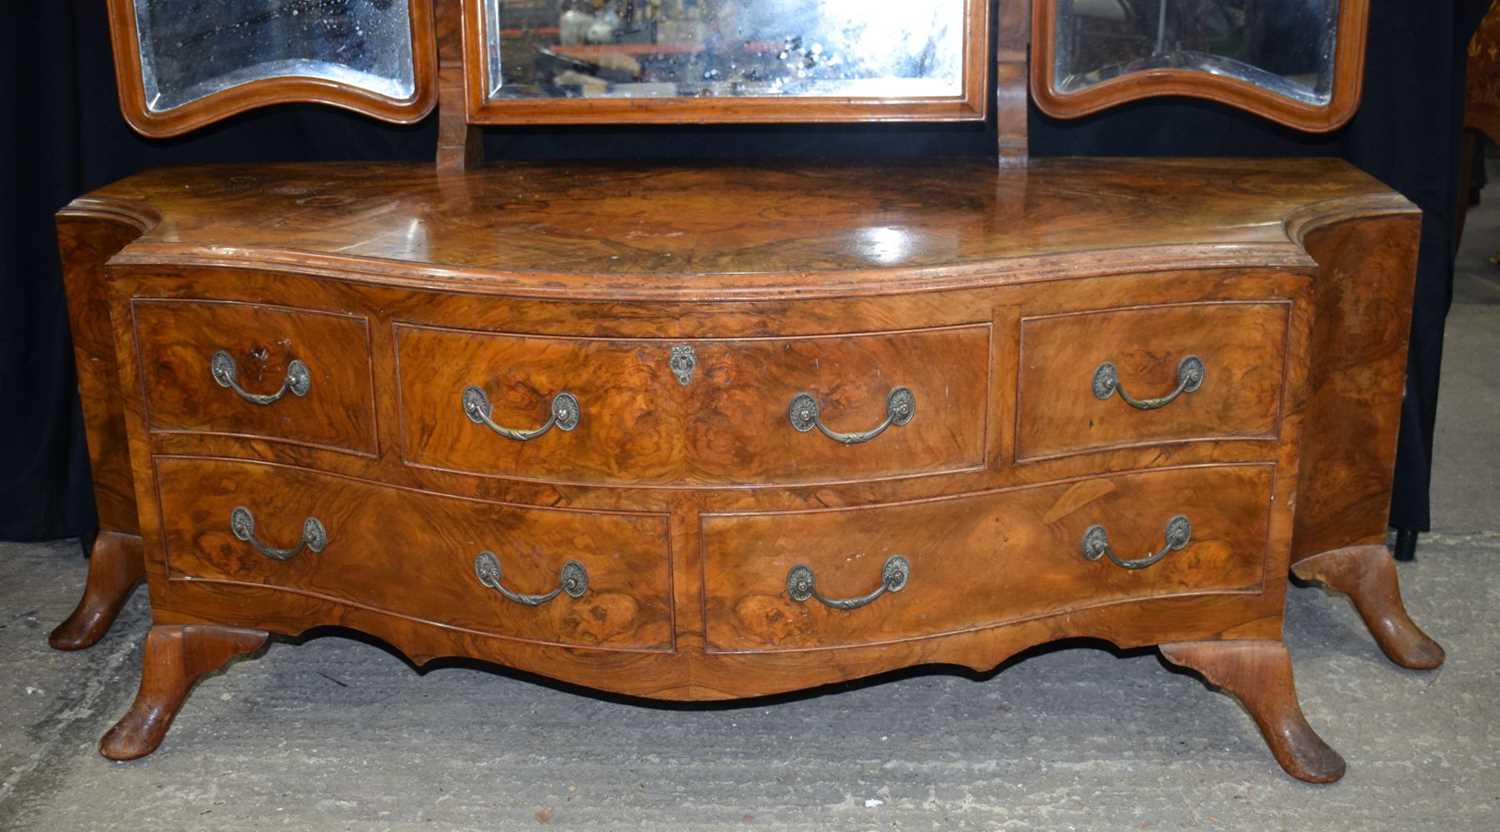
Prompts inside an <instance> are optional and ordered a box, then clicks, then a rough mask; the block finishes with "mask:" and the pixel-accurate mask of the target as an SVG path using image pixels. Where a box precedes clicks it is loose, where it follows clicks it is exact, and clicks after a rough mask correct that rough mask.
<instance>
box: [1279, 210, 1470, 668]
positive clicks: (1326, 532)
mask: <svg viewBox="0 0 1500 832" xmlns="http://www.w3.org/2000/svg"><path fill="white" fill-rule="evenodd" d="M1329 219H1330V220H1334V221H1329V222H1324V223H1319V224H1316V225H1315V226H1313V227H1309V228H1307V229H1306V230H1305V232H1304V236H1305V241H1306V245H1307V249H1308V252H1309V253H1311V254H1312V255H1313V257H1315V258H1316V259H1317V261H1318V280H1317V282H1316V284H1315V285H1316V291H1317V306H1318V318H1317V322H1316V323H1315V324H1314V327H1313V347H1312V349H1313V354H1314V355H1315V356H1316V357H1317V360H1316V361H1315V362H1314V364H1313V368H1312V389H1311V399H1310V402H1309V407H1308V417H1307V419H1308V421H1307V431H1308V441H1307V443H1306V450H1305V452H1304V455H1303V462H1302V475H1301V483H1300V494H1301V496H1300V498H1299V500H1300V505H1299V507H1298V512H1297V529H1296V533H1295V534H1294V535H1293V537H1292V570H1293V572H1294V573H1295V574H1297V575H1298V576H1299V577H1304V578H1306V579H1308V580H1319V581H1322V582H1323V583H1325V584H1327V585H1328V586H1329V587H1330V588H1332V589H1335V590H1336V591H1339V592H1343V593H1345V594H1347V595H1349V596H1350V598H1351V599H1353V601H1354V604H1355V607H1356V608H1358V609H1359V611H1360V615H1361V617H1362V618H1363V619H1364V621H1365V624H1366V625H1367V626H1368V628H1369V630H1370V633H1371V634H1372V635H1373V636H1374V637H1375V641H1376V643H1377V644H1379V645H1380V648H1381V650H1383V651H1384V652H1385V654H1386V655H1387V656H1389V657H1390V658H1391V660H1392V661H1394V662H1396V663H1397V664H1399V665H1402V666H1403V667H1408V668H1412V669H1431V668H1434V667H1437V666H1439V665H1441V664H1442V662H1443V656H1444V654H1443V648H1442V647H1441V646H1439V645H1438V644H1437V642H1435V641H1433V640H1432V638H1430V637H1429V636H1428V635H1427V634H1426V633H1424V632H1422V630H1421V628H1419V627H1418V626H1417V625H1416V624H1415V623H1414V622H1413V621H1412V620H1411V617H1410V616H1409V615H1407V613H1406V608H1405V605H1404V604H1402V602H1401V591H1400V588H1399V586H1398V584H1397V581H1396V571H1395V564H1394V563H1392V562H1391V559H1390V556H1389V554H1388V553H1387V551H1386V549H1385V538H1386V525H1387V521H1388V518H1389V512H1390V502H1391V488H1392V484H1393V482H1394V480H1395V470H1396V441H1397V434H1398V431H1399V429H1400V426H1401V401H1402V397H1403V396H1404V395H1405V391H1406V386H1405V378H1406V350H1407V333H1408V331H1409V327H1410V321H1411V304H1412V296H1413V291H1414V285H1415V280H1416V269H1417V249H1418V245H1419V240H1420V236H1421V220H1420V218H1418V217H1414V216H1386V217H1363V218H1343V219H1338V218H1337V217H1336V216H1334V217H1330V218H1329Z"/></svg>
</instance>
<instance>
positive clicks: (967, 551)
mask: <svg viewBox="0 0 1500 832" xmlns="http://www.w3.org/2000/svg"><path fill="white" fill-rule="evenodd" d="M1271 477H1272V471H1271V468H1270V466H1242V467H1234V468H1196V469H1192V468H1190V469H1182V470H1171V471H1161V472H1153V473H1142V474H1132V475H1128V476H1119V477H1113V478H1095V479H1084V480H1079V481H1076V482H1069V483H1060V484H1057V485H1048V486H1040V487H1032V488H1027V489H1020V490H1015V491H1002V492H992V493H988V494H978V495H971V496H966V497H961V498H952V499H946V500H938V501H922V502H912V503H900V504H894V505H877V506H870V507H865V508H858V509H841V510H837V511H819V512H807V513H795V514H793V513H778V514H751V515H733V514H729V515H707V516H705V517H704V518H703V521H702V522H703V543H702V545H703V576H704V577H703V580H704V603H705V606H706V609H705V618H706V620H707V625H708V630H707V637H708V642H707V643H708V649H709V650H712V651H774V650H807V649H827V648H834V647H843V646H846V645H851V644H885V643H890V642H894V641H903V640H907V639H914V638H923V637H931V636H935V635H939V634H945V633H954V632H962V631H965V630H970V629H978V628H983V627H995V626H1001V625H1004V624H1006V623H1010V622H1015V621H1020V620H1024V619H1027V618H1041V617H1046V616H1053V615H1061V614H1065V613H1067V612H1070V611H1073V610H1077V609H1080V608H1085V607H1094V606H1107V605H1111V604H1119V603H1121V602H1124V601H1129V600H1138V599H1143V598H1152V597H1163V596H1171V595H1191V594H1199V593H1209V592H1248V593H1256V592H1259V591H1260V589H1261V585H1262V582H1263V580H1264V578H1265V562H1266V556H1267V551H1266V549H1267V535H1268V527H1267V517H1268V510H1267V507H1268V505H1269V504H1270V497H1271ZM1179 514H1181V515H1185V516H1186V517H1188V518H1189V519H1190V520H1191V522H1192V541H1191V543H1190V544H1189V545H1188V546H1187V547H1186V548H1184V549H1182V550H1180V551H1175V552H1172V553H1170V554H1168V555H1167V556H1166V557H1165V558H1164V559H1163V560H1161V561H1159V562H1158V563H1156V564H1154V565H1152V566H1150V567H1147V568H1145V569H1142V570H1127V569H1122V568H1120V567H1118V566H1116V565H1114V564H1113V563H1111V562H1109V561H1108V560H1107V559H1106V560H1097V561H1090V560H1086V559H1085V558H1084V557H1083V556H1082V553H1081V546H1080V544H1081V541H1082V540H1083V536H1084V532H1085V530H1087V529H1088V528H1089V527H1090V526H1093V525H1096V524H1099V525H1103V526H1105V527H1106V528H1107V529H1108V532H1109V539H1110V541H1111V544H1112V545H1113V547H1114V548H1115V550H1116V552H1117V554H1118V556H1119V557H1121V558H1122V559H1133V558H1140V557H1144V556H1146V555H1147V554H1149V553H1151V552H1152V551H1154V550H1159V549H1161V548H1162V547H1163V529H1164V528H1165V526H1166V524H1167V521H1168V520H1169V519H1170V518H1171V517H1173V516H1175V515H1179ZM892 555H901V556H902V557H905V558H906V559H907V560H908V561H909V562H910V564H911V572H910V579H909V580H908V581H907V584H906V586H905V587H904V588H903V589H902V590H901V591H899V592H888V593H886V595H885V596H883V597H881V598H879V599H877V600H876V601H874V602H873V603H870V604H869V605H867V606H864V607H861V608H859V609H855V610H837V609H830V608H828V607H825V606H823V605H822V604H820V603H818V602H817V601H816V600H815V599H813V600H808V601H805V602H798V601H796V600H794V599H792V598H791V597H790V596H789V594H788V591H787V574H788V572H789V571H790V570H791V569H792V568H793V567H795V566H799V565H805V566H807V567H809V568H810V569H812V570H813V573H814V575H815V577H816V585H817V587H818V590H819V591H820V592H822V593H824V594H825V595H827V596H830V597H833V598H852V597H857V596H861V595H864V594H866V593H868V592H870V591H872V590H874V589H875V588H877V587H879V586H880V583H881V581H880V574H881V567H882V565H883V564H884V563H885V561H886V559H887V558H888V557H890V556H892Z"/></svg>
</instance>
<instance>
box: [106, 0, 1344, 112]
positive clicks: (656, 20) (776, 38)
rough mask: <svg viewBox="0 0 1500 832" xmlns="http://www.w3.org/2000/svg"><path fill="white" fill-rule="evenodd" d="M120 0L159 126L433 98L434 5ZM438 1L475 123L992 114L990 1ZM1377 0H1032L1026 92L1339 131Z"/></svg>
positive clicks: (132, 58)
mask: <svg viewBox="0 0 1500 832" xmlns="http://www.w3.org/2000/svg"><path fill="white" fill-rule="evenodd" d="M1031 1H1032V0H998V2H999V3H1011V2H1031ZM108 2H109V9H110V15H111V29H112V32H113V38H114V44H115V59H116V67H117V70H118V79H119V86H120V93H121V103H122V107H123V109H124V111H125V114H126V117H127V119H128V120H129V121H130V123H131V124H132V125H133V126H134V127H135V128H136V129H137V130H139V131H140V132H142V133H145V134H147V135H154V136H164V135H175V134H177V133H182V132H186V131H187V130H191V129H193V128H195V127H199V126H202V125H204V124H207V123H210V122H212V121H217V120H219V119H222V118H224V117H226V116H228V115H231V114H233V113H237V112H241V111H243V110H246V109H250V108H253V107H259V106H264V105H268V104H275V103H281V102H287V101H314V102H320V103H325V104H333V105H337V106H342V107H347V108H350V109H354V110H358V111H360V112H363V113H367V114H369V115H372V116H375V117H377V118H381V119H384V120H387V121H394V122H411V121H416V120H418V119H420V118H422V117H423V116H425V115H426V114H427V113H428V112H429V111H430V110H431V109H432V106H433V104H434V102H435V100H436V98H437V75H438V72H437V54H438V47H437V44H436V36H435V34H434V32H435V31H436V30H437V27H436V26H435V25H434V17H435V16H434V0H239V1H238V2H233V3H228V2H216V3H215V2H209V3H206V2H203V0H108ZM436 2H437V3H438V4H451V7H449V6H441V7H440V8H441V10H442V11H444V12H446V13H451V14H458V13H459V12H460V9H461V14H462V31H463V50H462V61H463V66H462V81H463V87H464V102H465V110H466V112H465V116H466V120H467V121H469V122H472V123H480V124H521V123H554V124H555V123H579V122H630V123H640V122H698V123H709V122H763V121H774V122H799V121H800V122H823V121H917V120H920V121H952V120H979V119H983V118H985V116H986V113H987V109H988V108H987V106H986V101H987V97H988V96H987V95H986V89H987V84H988V83H989V77H990V72H989V65H990V63H991V61H992V60H993V56H992V55H991V52H990V48H989V47H990V30H991V25H990V21H991V19H992V16H993V15H995V14H996V13H997V11H1002V10H1000V9H997V7H996V6H995V0H436ZM1367 2H1368V0H1034V3H1033V7H1032V9H1031V18H1032V30H1031V46H1032V48H1031V64H1032V70H1031V93H1032V97H1033V99H1034V100H1035V101H1036V103H1037V105H1038V107H1040V108H1041V109H1042V110H1043V111H1044V112H1046V113H1048V114H1050V115H1054V116H1058V117H1076V116H1080V115H1084V114H1087V113H1092V112H1095V111H1097V110H1100V109H1103V108H1105V107H1109V106H1113V105H1116V104H1119V103H1122V102H1124V101H1129V100H1132V99H1136V98H1143V97H1148V96H1160V95H1192V96H1199V97H1204V98H1211V99H1215V100H1219V101H1223V102H1226V103H1229V104H1232V105H1234V106H1239V107H1242V108H1245V109H1249V110H1252V111H1254V112H1257V113H1260V114H1261V115H1264V116H1266V117H1268V118H1272V119H1275V120H1277V121H1280V122H1282V123H1284V124H1288V125H1291V126H1294V127H1298V128H1300V129H1304V130H1329V129H1333V128H1334V127H1337V126H1338V125H1340V124H1342V123H1343V122H1344V121H1345V120H1347V119H1348V117H1349V116H1350V115H1351V114H1352V113H1353V111H1354V108H1355V107H1356V106H1357V104H1358V98H1359V83H1360V77H1361V75H1362V70H1363V58H1364V55H1363V53H1364V48H1363V47H1364V34H1365V26H1366V18H1367V14H1368V7H1367ZM1016 17H1017V16H1016V15H1014V14H1011V15H1000V17H999V18H998V19H1000V20H1001V21H1002V25H1005V24H1004V21H1006V20H1013V19H1016ZM1022 18H1024V15H1023V16H1022ZM454 51H455V53H456V52H457V50H454Z"/></svg>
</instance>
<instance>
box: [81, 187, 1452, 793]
mask: <svg viewBox="0 0 1500 832" xmlns="http://www.w3.org/2000/svg"><path fill="white" fill-rule="evenodd" d="M1417 227H1418V216H1417V214H1416V212H1415V211H1414V210H1413V209H1412V207H1411V206H1410V205H1409V204H1408V203H1407V202H1405V201H1404V200H1403V199H1401V198H1400V197H1398V196H1396V195H1394V194H1391V193H1390V192H1388V191H1386V190H1385V189H1384V188H1382V187H1381V186H1379V185H1378V184H1377V183H1375V182H1374V181H1373V180H1371V179H1369V178H1368V177H1366V176H1364V175H1363V174H1360V173H1358V172H1357V171H1355V170H1353V169H1352V168H1350V167H1348V166H1346V165H1344V164H1342V163H1338V162H1333V161H1316V160H1303V161H1275V162H1273V161H1225V160H1214V161H1192V160H1176V161H1146V160H1111V161H1105V160H1094V161H1089V160H1078V159H1072V160H1036V161H1034V162H1033V163H1032V164H1031V165H1030V166H1029V167H1025V168H1013V169H1002V170H996V169H995V167H994V166H993V164H992V163H991V164H986V163H984V162H982V161H980V162H974V163H961V162H955V163H941V164H939V163H933V164H923V165H915V166H910V167H901V166H891V165H884V166H881V167H878V168H874V167H860V166H837V165H833V166H827V165H824V166H815V165H807V166H786V165H779V166H770V165H734V166H722V167H693V168H688V167H670V166H668V167H660V166H658V167H630V166H619V165H615V166H603V165H599V166H589V165H552V166H529V165H506V166H501V167H496V168H492V169H483V170H477V171H470V172H468V173H466V174H464V175H461V176H443V175H439V174H437V173H436V172H434V171H433V170H432V169H431V168H430V167H418V166H396V165H386V166H362V165H343V166H341V165H327V164H323V165H316V166H296V165H283V166H258V167H202V168H177V169H168V170H160V171H155V172H152V173H149V174H143V175H140V176H137V177H133V178H131V179H127V180H125V181H123V182H120V183H117V184H115V185H112V186H110V187H108V188H106V189H104V190H102V191H99V192H97V193H94V194H91V195H89V196H86V197H83V198H81V199H79V200H77V201H75V202H74V203H73V204H72V205H71V206H69V207H68V208H67V209H65V210H64V211H63V212H62V214H61V216H60V217H59V234H60V238H61V241H62V247H63V252H64V256H65V261H66V265H67V275H68V289H69V298H70V302H71V304H72V312H73V316H74V317H73V320H74V334H75V338H76V342H77V344H78V355H79V366H80V368H81V369H82V374H81V379H80V383H81V389H82V391H83V395H84V398H85V404H86V410H87V413H88V424H89V431H90V434H89V436H90V444H91V450H92V451H93V460H94V471H95V478H96V480H97V482H98V484H99V489H100V511H101V518H102V519H103V521H104V523H105V527H106V534H105V537H104V538H102V540H101V544H100V548H99V550H98V551H97V552H96V560H95V565H94V569H95V573H96V578H95V580H96V581H97V582H98V592H97V596H98V599H100V600H96V602H95V603H94V604H92V605H90V604H87V603H86V604H84V605H82V606H81V607H80V613H79V617H78V620H76V621H70V622H69V625H67V626H65V627H63V628H60V630H59V633H58V635H57V637H56V638H57V639H58V640H59V642H60V643H61V645H62V646H80V645H82V644H85V643H87V642H88V640H89V639H90V638H91V637H97V633H98V632H99V631H102V627H103V626H107V623H108V619H109V617H110V615H111V614H112V612H113V610H112V609H108V608H105V606H102V605H103V602H104V601H105V600H109V599H113V598H116V597H118V596H119V595H120V594H121V592H120V591H121V588H122V587H128V586H129V585H130V584H131V583H132V582H134V581H135V580H137V579H138V576H139V574H140V572H139V570H140V569H141V566H140V564H142V563H143V564H144V573H145V575H146V577H147V579H148V580H149V582H150V589H151V602H152V611H153V616H154V619H155V624H156V626H155V627H154V628H153V630H152V633H151V636H150V638H149V640H148V642H147V648H146V669H145V680H144V681H143V683H142V688H141V694H140V697H139V698H138V699H137V701H136V704H135V705H134V706H133V708H132V710H131V711H130V713H129V714H127V716H126V717H125V718H124V719H122V721H121V723H120V725H118V726H117V727H116V728H115V729H114V730H113V731H112V732H111V733H110V734H109V735H108V736H107V737H106V738H105V741H104V743H103V746H102V748H103V751H104V753H105V754H106V755H107V756H110V757H112V758H116V759H124V758H130V757H136V756H140V755H143V754H146V753H149V752H150V751H151V750H153V749H154V748H155V747H156V745H157V743H159V742H160V740H161V738H162V735H163V734H164V733H165V731H166V727H167V725H168V724H169V723H170V721H171V718H172V715H173V714H174V713H175V711H176V709H177V707H178V706H179V705H180V704H181V701H182V699H183V696H184V695H185V693H186V691H187V689H188V688H189V686H190V685H191V684H192V681H193V680H194V679H196V678H197V677H198V676H199V675H201V674H202V673H204V672H206V671H209V670H213V669H214V668H217V667H218V666H220V665H221V664H223V663H224V662H225V661H227V660H229V659H230V658H232V657H233V656H236V655H241V654H244V653H247V652H251V651H254V650H255V649H257V648H258V647H259V645H261V644H262V643H263V642H264V640H265V638H266V637H267V636H268V634H276V635H282V636H297V635H299V634H301V633H303V632H306V631H307V630H309V629H311V628H315V627H322V626H326V625H339V626H344V627H350V628H354V629H357V630H361V631H363V632H367V633H370V634H373V635H375V636H378V637H379V638H381V639H384V640H385V641H387V642H389V643H390V644H392V645H393V646H395V647H396V648H397V649H399V650H401V651H402V652H404V653H405V654H407V655H408V656H410V657H412V659H413V660H414V661H416V662H418V663H421V662H425V661H428V660H430V659H432V658H435V657H439V656H467V657H473V658H477V659H482V660H488V661H492V662H496V663H499V664H503V665H507V666H509V667H513V668H518V669H520V670H523V671H528V672H531V673H535V674H539V675H542V676H547V677H552V678H556V679H561V680H565V681H568V682H573V683H577V684H581V685H586V686H590V687H594V688H600V689H604V690H609V691H615V692H619V693H623V694H630V695H635V696H642V697H654V698H663V699H679V700H703V699H722V698H729V697H748V696H759V695H763V694H773V693H778V692H782V691H790V690H794V689H800V688H806V687H810V686H815V685H821V684H827V683H832V682H839V681H843V680H848V679H853V678H858V677H864V676H869V675H871V674H875V673H879V672H881V671H887V670H892V669H896V668H902V667H907V666H912V665H918V664H927V663H949V664H957V665H963V666H966V667H970V668H974V669H977V670H988V669H991V668H993V667H995V666H996V665H997V664H998V663H1000V662H1001V661H1003V660H1004V659H1006V658H1007V657H1008V656H1011V655H1013V654H1015V653H1016V652H1018V651H1020V650H1023V649H1025V648H1027V647H1029V646H1032V645H1036V644H1040V643H1043V642H1047V641H1052V640H1055V639H1059V638H1065V637H1075V636H1076V637H1094V638H1100V639H1104V640H1107V641H1109V642H1112V643H1114V644H1116V645H1119V646H1121V647H1139V646H1148V645H1161V646H1162V651H1163V654H1164V655H1165V657H1166V658H1167V659H1168V660H1169V661H1171V662H1174V663H1177V664H1181V665H1184V666H1187V667H1190V668H1194V669H1196V670H1198V671H1200V672H1201V673H1203V674H1204V676H1205V677H1207V678H1208V679H1209V680H1210V681H1212V682H1214V683H1215V684H1218V685H1221V686H1223V687H1224V688H1225V689H1226V690H1227V691H1228V692H1230V693H1231V694H1233V695H1235V696H1237V697H1238V698H1239V699H1240V700H1241V701H1242V702H1243V703H1244V704H1245V705H1246V707H1247V709H1248V710H1249V711H1250V714H1251V716H1252V717H1254V719H1255V721H1256V722H1257V723H1258V725H1259V727H1260V729H1261V731H1262V732H1263V734H1264V735H1265V738H1266V740H1267V742H1268V743H1269V744H1270V746H1271V748H1272V750H1273V752H1274V754H1275V756H1276V758H1277V759H1278V761H1279V762H1280V763H1281V764H1282V766H1283V767H1285V769H1286V770H1287V771H1288V772H1290V773H1291V774H1292V775H1294V776H1296V777H1299V778H1302V779H1306V780H1314V781H1326V780H1331V779H1335V778H1337V777H1338V776H1340V774H1341V773H1342V771H1343V762H1342V760H1340V759H1339V757H1338V755H1337V754H1335V753H1334V752H1333V751H1332V750H1331V749H1329V748H1328V747H1327V746H1326V745H1324V744H1323V743H1322V741H1321V740H1319V739H1318V737H1317V736H1316V734H1314V733H1313V732H1312V730H1311V729H1310V728H1309V727H1308V725H1307V723H1306V722H1305V720H1304V719H1303V718H1302V714H1301V711H1300V709H1299V707H1298V705H1297V701H1296V698H1295V693H1294V690H1293V687H1292V677H1291V668H1290V664H1289V662H1288V659H1287V655H1286V651H1285V648H1284V647H1283V646H1282V643H1281V628H1282V609H1283V599H1284V594H1285V591H1286V580H1285V576H1286V573H1287V570H1288V567H1289V565H1290V564H1291V563H1292V562H1294V561H1298V562H1299V566H1298V570H1299V572H1302V573H1303V574H1304V575H1305V576H1306V577H1309V578H1314V579H1319V580H1323V581H1326V582H1328V583H1329V584H1330V585H1333V586H1335V587H1337V588H1340V589H1343V590H1344V591H1348V592H1350V593H1351V594H1353V595H1354V596H1355V597H1356V599H1358V600H1360V603H1361V609H1362V612H1364V613H1365V614H1366V617H1367V620H1369V621H1370V622H1371V623H1372V628H1373V629H1374V630H1375V631H1376V633H1377V636H1378V637H1379V638H1381V643H1382V646H1384V647H1385V648H1386V649H1387V650H1388V652H1391V654H1392V655H1393V657H1396V658H1398V660H1405V661H1407V662H1409V663H1421V662H1422V661H1428V662H1432V661H1436V660H1440V658H1441V653H1440V651H1437V652H1434V651H1436V646H1435V645H1432V644H1431V642H1430V641H1427V640H1426V639H1425V637H1422V636H1421V635H1420V631H1417V630H1416V629H1415V628H1414V627H1413V626H1412V625H1411V624H1410V621H1409V620H1407V619H1406V618H1405V617H1404V614H1403V613H1401V612H1400V603H1399V596H1397V595H1395V589H1394V576H1393V573H1390V572H1389V571H1386V572H1384V573H1379V572H1378V570H1375V571H1370V570H1365V569H1362V568H1361V567H1359V563H1360V562H1361V559H1367V558H1368V557H1369V553H1370V552H1371V551H1373V550H1371V549H1368V548H1365V549H1360V548H1358V546H1357V545H1365V546H1374V545H1377V544H1378V543H1379V541H1380V536H1381V533H1382V530H1383V523H1382V520H1383V511H1384V500H1385V499H1386V495H1387V494H1388V489H1389V478H1390V471H1391V462H1392V457H1393V454H1394V440H1393V437H1394V428H1395V425H1394V422H1393V419H1394V418H1395V414H1396V410H1395V408H1393V407H1389V406H1388V405H1390V404H1392V403H1393V402H1395V401H1396V400H1398V399H1399V395H1400V367H1401V366H1402V364H1403V361H1404V343H1405V341H1404V328H1405V321H1406V315H1407V310H1408V305H1409V302H1410V296H1409V293H1410V289H1411V275H1412V267H1413V257H1414V255H1415V247H1416V239H1417ZM116 356H117V357H118V361H117V362H116V361H115V360H113V359H114V358H115V357H116ZM127 445H128V448H129V453H128V460H127V454H126V453H125V448H126V446H127ZM137 518H138V519H139V525H137ZM1356 544H1357V545H1356ZM1350 546H1355V547H1356V548H1353V549H1351V548H1349V547H1350ZM1377 573H1378V574H1377ZM1372 575H1373V576H1374V577H1371V576H1372ZM92 587H93V585H92V584H91V590H92ZM1424 651H1425V652H1424Z"/></svg>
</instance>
